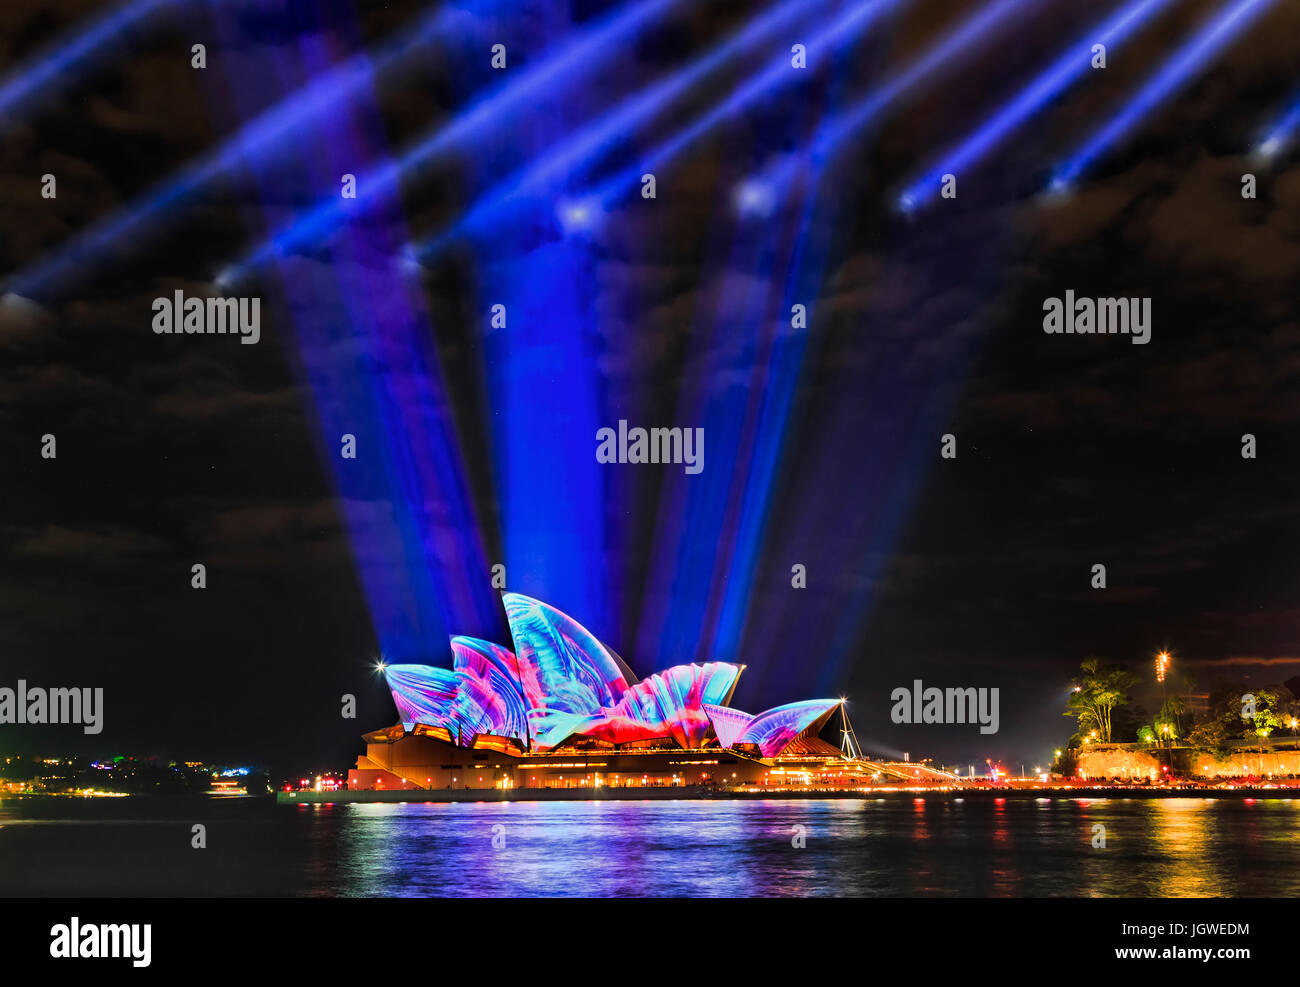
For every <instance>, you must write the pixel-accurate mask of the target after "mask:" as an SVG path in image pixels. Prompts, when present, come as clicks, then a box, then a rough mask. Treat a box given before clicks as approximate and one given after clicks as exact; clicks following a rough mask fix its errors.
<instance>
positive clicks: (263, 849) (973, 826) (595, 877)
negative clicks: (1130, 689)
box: [0, 796, 1300, 897]
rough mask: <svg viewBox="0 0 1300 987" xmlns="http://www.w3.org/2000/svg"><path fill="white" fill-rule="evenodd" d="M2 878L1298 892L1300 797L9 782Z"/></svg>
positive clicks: (75, 884)
mask: <svg viewBox="0 0 1300 987" xmlns="http://www.w3.org/2000/svg"><path fill="white" fill-rule="evenodd" d="M196 824H197V825H201V826H203V827H204V829H203V836H204V840H205V842H206V847H204V848H202V849H196V848H194V847H193V846H192V844H193V842H194V841H195V838H196V837H195V830H194V826H195V825H196ZM1098 827H1103V828H1102V829H1099V828H1098ZM1103 840H1104V846H1103V845H1101V844H1102V842H1103ZM0 895H57V896H72V897H81V896H119V895H125V896H139V895H165V896H169V895H184V896H244V895H253V896H262V895H268V896H384V897H400V896H454V897H479V896H521V895H543V896H549V895H557V896H633V895H689V896H762V897H776V896H815V897H846V896H945V897H947V896H970V897H1003V896H1008V897H1090V896H1106V897H1111V896H1138V897H1148V896H1153V897H1166V896H1171V897H1208V896H1225V897H1232V896H1247V897H1295V896H1297V895H1300V799H1288V798H1278V799H1264V798H1261V799H1246V800H1242V799H1220V798H1164V799H1123V798H1117V799H1103V800H1098V799H1089V800H1084V799H1077V798H1067V797H1053V798H1042V799H1008V800H1005V801H998V800H993V799H956V798H951V797H948V798H939V797H933V796H932V797H929V798H917V799H898V798H895V799H881V800H876V799H832V800H815V799H808V800H802V799H782V800H745V801H731V800H702V801H686V800H683V801H654V802H639V801H635V802H627V801H618V802H503V803H462V804H428V803H418V802H408V803H399V804H354V805H340V804H335V805H292V806H276V805H274V804H272V803H271V802H270V801H268V800H260V799H259V800H253V799H187V798H180V799H176V798H173V799H167V798H158V799H148V798H123V799H70V798H50V799H8V800H4V801H0Z"/></svg>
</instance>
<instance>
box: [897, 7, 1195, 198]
mask: <svg viewBox="0 0 1300 987" xmlns="http://www.w3.org/2000/svg"><path fill="white" fill-rule="evenodd" d="M1175 2H1177V0H1134V2H1131V3H1128V4H1126V5H1125V6H1124V7H1123V9H1122V10H1120V11H1119V13H1117V14H1115V15H1114V16H1113V17H1111V18H1110V19H1109V20H1108V21H1106V22H1105V23H1102V24H1097V25H1095V26H1094V27H1093V28H1092V29H1091V30H1090V31H1089V32H1088V34H1087V35H1085V36H1084V37H1083V38H1082V39H1081V40H1080V41H1078V42H1077V43H1076V44H1075V45H1073V46H1072V47H1070V48H1069V49H1067V50H1066V51H1065V52H1064V53H1063V54H1062V55H1061V56H1060V58H1058V59H1057V60H1056V61H1055V62H1054V63H1053V64H1052V65H1051V66H1049V67H1048V68H1047V69H1046V70H1045V71H1044V72H1043V73H1042V74H1041V75H1039V76H1038V77H1037V78H1035V79H1034V80H1033V81H1032V82H1030V83H1029V85H1027V86H1025V87H1024V88H1023V89H1021V90H1020V92H1019V93H1017V94H1016V96H1015V98H1013V99H1012V100H1010V101H1009V102H1007V103H1006V104H1004V105H1003V106H1002V107H1001V108H1000V109H998V110H997V111H996V112H995V113H994V114H993V115H992V116H990V117H988V118H987V119H986V120H984V121H983V122H982V123H981V124H980V125H979V126H978V127H976V128H975V130H973V131H972V132H971V133H970V135H969V136H968V137H967V138H966V139H965V140H964V141H962V142H961V143H960V144H959V145H957V146H956V147H955V148H953V149H952V150H950V151H948V152H947V153H946V154H945V155H944V156H943V157H942V158H941V159H940V160H939V161H938V163H936V164H935V165H933V166H932V167H931V168H930V169H929V170H928V171H926V172H925V173H924V174H923V175H921V176H920V177H919V178H917V179H916V180H914V181H913V182H911V183H910V184H909V185H908V186H907V188H906V189H905V190H904V191H903V193H902V194H901V195H900V196H899V198H898V204H899V206H900V207H901V208H903V209H905V210H912V209H916V208H918V207H919V206H921V205H923V204H924V203H925V201H926V200H927V199H929V198H931V197H932V196H934V195H935V194H936V193H937V192H938V190H939V183H940V182H941V181H942V179H943V176H944V175H948V174H952V175H956V174H958V173H959V172H960V171H962V169H964V168H967V167H969V166H971V165H974V164H975V163H976V162H978V161H979V160H980V159H981V158H983V157H984V155H986V154H988V153H989V152H990V151H992V150H993V149H994V148H995V147H997V146H998V145H999V144H1000V143H1001V142H1002V140H1003V139H1005V138H1006V137H1007V136H1008V135H1009V134H1010V133H1011V132H1012V131H1013V130H1015V129H1016V128H1017V127H1019V126H1020V125H1021V124H1022V123H1024V122H1025V121H1026V120H1028V119H1029V118H1030V117H1032V116H1033V115H1034V114H1035V113H1037V112H1039V111H1040V110H1042V109H1043V108H1045V107H1046V106H1047V105H1048V104H1050V103H1051V102H1052V101H1053V100H1055V99H1056V98H1057V97H1059V96H1060V95H1061V93H1063V92H1065V90H1066V89H1068V88H1069V87H1070V86H1071V85H1073V84H1074V83H1075V82H1077V81H1078V80H1079V79H1081V78H1082V77H1083V76H1084V75H1086V74H1087V73H1089V72H1092V71H1094V69H1093V68H1092V46H1093V45H1096V44H1102V45H1105V46H1106V50H1107V52H1108V53H1109V52H1110V51H1111V50H1112V49H1113V48H1115V47H1116V46H1118V45H1120V44H1121V43H1123V42H1124V41H1126V40H1127V39H1128V38H1129V37H1130V36H1131V35H1132V34H1133V33H1135V32H1136V31H1137V30H1139V29H1140V28H1141V27H1142V26H1143V25H1145V24H1146V23H1148V22H1149V21H1150V20H1151V19H1152V18H1153V17H1155V16H1156V15H1158V14H1160V13H1161V12H1162V11H1164V10H1165V8H1167V7H1169V6H1170V5H1171V4H1173V3H1175Z"/></svg>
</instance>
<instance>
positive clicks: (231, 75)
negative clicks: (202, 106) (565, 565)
mask: <svg viewBox="0 0 1300 987" xmlns="http://www.w3.org/2000/svg"><path fill="white" fill-rule="evenodd" d="M348 10H349V8H348V5H342V6H337V7H336V6H334V5H323V7H322V9H320V10H317V11H314V12H313V13H314V15H315V16H316V17H317V18H319V24H318V23H313V24H312V29H311V30H308V31H305V32H300V35H299V37H298V38H297V39H296V44H286V45H284V46H277V47H275V48H270V47H260V48H259V49H258V50H257V51H255V52H254V54H253V56H252V57H251V58H250V59H249V60H247V61H245V62H243V63H241V67H240V71H237V72H236V71H230V70H227V71H226V72H225V73H224V78H225V81H226V82H227V84H228V86H229V89H230V101H231V102H232V103H233V104H234V107H235V110H236V112H242V113H247V112H248V111H249V109H250V108H251V107H252V106H254V105H255V104H256V103H257V102H258V101H259V100H261V99H262V98H263V94H264V93H265V92H266V91H268V89H271V90H272V91H276V92H285V93H288V92H293V91H295V89H297V87H299V86H302V85H303V84H304V83H305V82H307V81H308V80H311V79H316V78H319V77H320V76H321V75H322V73H324V72H326V71H327V70H328V69H329V67H330V66H331V65H332V64H334V58H333V55H332V52H331V51H330V50H329V48H328V46H327V45H324V44H321V43H320V39H321V38H328V39H331V40H332V39H335V38H340V39H341V40H340V41H339V42H338V43H339V44H340V46H342V45H344V44H347V45H354V43H355V41H356V38H355V37H354V36H353V35H354V33H355V32H356V30H357V26H356V23H355V20H354V19H353V18H352V17H351V16H349V13H348ZM317 27H321V28H323V30H316V28H317ZM453 40H454V41H455V42H456V43H457V44H458V45H460V44H463V45H465V47H466V48H472V47H477V46H478V45H479V44H480V42H479V41H478V39H477V38H475V37H474V36H472V35H465V34H460V33H458V34H457V35H456V37H455V38H454V39H453ZM379 121H380V112H379V107H378V106H377V104H376V100H375V96H374V93H373V91H372V89H371V88H370V87H368V86H363V87H362V88H361V89H359V90H358V92H357V93H356V94H355V98H353V99H349V100H347V101H341V102H340V103H338V104H337V105H336V106H335V107H334V112H333V113H331V114H330V115H329V116H324V115H316V116H314V117H312V118H311V119H309V120H306V121H305V125H304V126H303V127H302V132H301V134H300V135H299V141H300V144H301V146H300V148H299V149H298V151H299V153H297V154H295V155H294V156H293V157H292V158H290V159H288V160H287V161H286V160H277V159H276V158H275V157H273V156H263V157H258V158H253V159H250V160H249V161H248V162H247V166H248V169H249V172H250V174H251V177H252V178H253V180H254V181H255V182H256V183H257V185H258V187H259V188H260V190H261V192H262V194H261V195H258V196H255V197H253V201H252V203H251V204H250V207H249V208H250V209H256V208H258V207H263V208H264V207H265V203H267V202H273V201H274V199H275V197H274V192H275V190H276V188H277V187H278V186H280V185H282V184H283V183H284V181H285V180H286V178H287V177H294V178H297V177H300V176H299V173H301V177H307V178H312V179H317V180H327V179H328V177H329V176H333V175H338V174H341V173H342V171H344V170H346V166H347V165H348V164H349V162H351V161H355V160H357V159H358V158H359V157H366V158H374V159H379V158H382V157H383V156H384V155H386V154H387V153H388V148H387V144H386V140H385V136H384V130H383V127H382V126H381V125H380V122H379ZM400 216H401V214H400V211H397V210H392V209H387V208H386V209H384V210H382V211H380V212H378V213H376V214H374V215H372V216H368V217H367V218H366V221H364V222H358V223H354V224H350V225H349V226H348V228H347V231H346V234H345V235H344V236H341V237H339V238H337V240H336V241H335V243H334V244H332V249H331V251H330V254H329V256H328V257H327V259H326V260H325V261H324V262H320V261H314V260H300V259H294V261H286V262H283V263H277V264H276V265H274V266H273V268H272V270H271V272H270V273H271V275H272V277H271V278H269V279H268V280H269V281H271V282H272V283H273V284H275V283H276V282H278V285H277V287H279V289H280V292H278V294H280V296H281V297H282V298H283V300H284V302H285V303H286V304H285V308H286V315H287V316H288V318H287V319H285V320H284V321H285V323H286V324H285V325H284V331H285V333H286V338H285V343H286V352H287V353H288V354H289V355H290V356H291V358H292V360H293V366H294V369H295V371H296V372H297V373H298V375H299V380H300V381H301V383H302V391H303V393H304V394H306V395H310V397H309V398H308V410H309V412H310V413H312V414H313V419H312V420H313V424H314V425H315V426H316V427H315V429H314V430H313V431H314V432H315V436H316V439H317V443H318V448H319V450H320V452H321V460H322V465H323V467H324V468H325V469H326V470H327V471H328V474H329V475H330V477H331V479H332V480H333V483H334V489H335V492H336V495H337V506H338V510H339V513H340V515H341V517H342V518H343V519H344V520H345V522H346V530H347V533H348V536H349V537H348V541H349V544H350V547H351V549H352V552H353V556H354V559H355V562H356V568H357V573H358V575H359V577H360V581H361V585H362V587H363V589H364V591H365V595H366V600H367V604H368V607H369V610H370V613H371V619H372V621H373V625H374V630H375V634H376V637H377V639H378V642H379V645H380V648H381V653H382V654H384V655H385V656H387V657H388V658H390V659H394V660H398V661H413V660H418V661H429V660H439V659H445V656H446V654H447V635H448V633H449V628H451V627H460V628H465V629H468V630H473V631H475V632H478V633H495V632H496V631H497V629H498V627H499V624H500V613H499V611H500V604H499V601H498V600H497V598H496V594H495V593H494V592H493V591H492V590H491V587H490V586H489V585H488V578H487V572H488V570H487V562H486V559H485V555H484V549H483V542H482V529H481V527H480V525H479V522H478V518H477V516H476V513H475V510H474V502H473V498H472V496H471V491H470V489H469V486H470V485H469V482H468V480H467V471H466V469H465V464H464V461H463V457H462V455H461V444H460V441H459V437H458V435H457V433H456V427H455V420H454V417H453V416H452V415H451V414H450V413H449V411H448V408H449V405H450V399H449V396H448V395H447V393H446V391H445V388H444V385H443V375H442V373H441V369H440V367H439V365H438V359H437V352H436V349H435V347H434V346H433V340H432V338H431V336H430V334H429V332H428V330H427V327H428V324H429V313H428V312H427V310H426V308H425V300H424V295H423V292H421V291H420V289H419V286H418V285H416V284H413V283H411V282H409V280H407V279H405V278H404V277H403V275H402V272H400V271H399V270H397V269H396V268H394V266H393V265H391V264H388V263H379V264H375V263H373V259H374V258H377V257H378V258H386V257H387V256H389V255H390V253H391V251H392V250H395V249H397V245H399V244H401V243H402V242H404V240H405V239H406V231H405V228H404V224H403V223H402V222H401V219H400ZM367 260H369V261H371V262H370V263H367ZM290 340H292V342H290ZM294 343H296V345H293V344H294ZM344 435H351V436H353V437H354V439H355V442H356V459H355V460H353V459H345V458H343V456H342V455H341V454H340V441H341V437H342V436H344ZM476 577H478V578H476Z"/></svg>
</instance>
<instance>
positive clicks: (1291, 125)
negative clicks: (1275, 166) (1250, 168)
mask: <svg viewBox="0 0 1300 987" xmlns="http://www.w3.org/2000/svg"><path fill="white" fill-rule="evenodd" d="M1297 129H1300V95H1297V96H1296V98H1295V102H1293V103H1292V104H1291V105H1290V106H1289V107H1288V108H1287V110H1286V111H1285V112H1284V113H1283V114H1282V117H1281V119H1279V120H1278V121H1277V123H1275V124H1273V126H1272V127H1270V128H1269V131H1268V133H1267V134H1266V135H1265V137H1264V139H1263V140H1262V141H1260V142H1259V146H1258V147H1257V148H1256V149H1255V151H1256V153H1257V154H1260V155H1262V156H1263V157H1266V158H1273V157H1276V156H1277V155H1279V154H1281V153H1282V152H1283V151H1285V150H1286V148H1287V147H1288V146H1289V145H1290V143H1291V141H1292V139H1293V138H1294V137H1295V132H1296V130H1297Z"/></svg>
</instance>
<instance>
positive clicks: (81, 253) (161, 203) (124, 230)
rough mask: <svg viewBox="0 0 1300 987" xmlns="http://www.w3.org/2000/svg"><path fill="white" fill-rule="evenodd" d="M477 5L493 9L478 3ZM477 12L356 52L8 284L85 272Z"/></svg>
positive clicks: (34, 292) (436, 17) (451, 12)
mask: <svg viewBox="0 0 1300 987" xmlns="http://www.w3.org/2000/svg"><path fill="white" fill-rule="evenodd" d="M478 6H481V7H490V6H491V4H487V3H480V4H478ZM478 16H479V15H478V13H477V12H476V13H474V14H471V13H469V12H468V11H464V10H457V9H455V8H442V9H439V10H438V11H436V12H435V13H433V14H430V15H428V16H426V17H424V18H422V19H421V20H420V21H419V22H417V23H416V24H415V25H414V27H404V28H402V29H400V30H399V32H398V33H397V35H396V36H395V37H394V38H393V39H391V40H389V41H388V42H386V43H384V44H383V45H381V46H380V47H379V48H378V49H377V50H376V51H374V52H368V53H361V54H359V55H356V56H354V57H352V58H350V59H348V60H347V61H346V62H344V63H343V64H341V65H338V66H336V67H334V68H333V69H330V70H326V71H324V72H323V73H322V74H321V76H320V77H319V79H318V80H317V81H316V82H313V83H311V84H309V85H307V86H306V87H304V88H303V89H300V90H298V91H297V92H295V93H294V94H293V95H291V96H288V97H286V98H285V99H284V100H282V101H281V102H279V103H278V104H276V105H275V106H272V107H270V108H269V109H267V110H265V111H263V112H262V113H261V114H260V115H258V116H256V117H255V118H253V119H252V120H250V121H249V122H248V123H247V124H245V125H244V126H243V127H241V128H240V129H239V131H238V132H237V133H235V134H234V135H233V136H232V137H230V138H228V139H227V140H225V141H223V142H222V143H221V144H220V145H218V146H217V147H216V148H215V149H214V150H212V151H209V152H208V153H207V154H204V155H203V156H201V157H200V158H198V159H197V160H196V161H194V162H193V163H191V164H188V165H186V166H185V168H183V169H182V170H181V171H180V172H179V173H178V174H177V175H175V176H174V177H172V178H170V179H167V180H166V181H164V182H162V183H160V184H159V185H158V186H155V187H154V188H153V189H152V190H151V191H150V192H149V193H147V196H146V197H145V198H144V199H143V200H142V201H137V202H135V203H132V204H131V205H129V206H127V207H125V208H123V209H121V210H118V211H117V212H115V213H113V214H111V215H109V216H107V217H105V218H104V219H102V220H100V221H99V222H97V223H95V224H94V225H92V226H91V227H90V228H89V229H87V230H86V231H84V232H82V233H80V234H78V235H77V236H76V237H74V238H73V239H72V241H71V242H70V243H68V244H66V245H65V246H63V247H61V248H59V249H58V250H57V251H55V252H54V253H53V254H52V255H51V256H50V257H49V258H47V259H45V260H42V261H40V262H38V263H37V264H35V265H34V266H32V267H29V268H28V269H26V270H23V271H20V272H19V273H17V274H15V275H14V276H13V277H12V278H11V279H10V281H9V283H8V285H7V288H8V290H9V291H12V292H13V293H15V294H18V295H22V296H24V297H36V296H41V295H46V294H48V293H49V292H50V291H52V290H53V289H55V288H57V287H58V286H59V285H60V284H62V283H63V282H64V280H65V279H68V278H71V277H75V276H82V275H84V274H85V273H86V272H87V271H88V270H90V269H91V268H92V265H93V264H94V262H95V260H96V259H97V258H98V257H99V256H100V255H101V254H103V253H105V252H107V251H109V250H110V248H113V247H114V246H115V245H119V244H121V243H122V242H124V241H126V240H127V238H134V237H141V236H142V235H143V234H145V233H147V232H148V231H149V230H150V229H151V228H153V227H154V226H155V225H156V224H158V223H159V222H160V221H162V220H164V219H166V218H167V217H168V216H169V215H171V214H172V213H173V212H174V211H175V210H176V208H177V207H178V206H180V205H182V204H183V203H185V202H186V201H188V200H189V199H191V198H192V197H194V196H195V195H196V194H197V193H198V192H199V191H201V190H202V189H203V188H205V187H206V186H208V185H209V184H211V183H212V182H214V181H216V180H218V179H220V178H222V177H224V176H226V175H229V174H231V173H232V172H234V171H235V170H237V169H240V168H243V167H245V166H246V165H247V164H248V163H249V162H250V161H258V160H260V159H262V158H263V157H264V156H266V155H268V154H272V153H274V152H275V151H276V150H277V149H286V148H287V149H290V150H291V149H292V148H293V144H292V141H293V140H294V138H295V137H297V136H299V135H300V134H301V133H302V131H303V130H304V128H307V127H310V126H313V125H314V124H316V123H318V122H320V121H321V120H322V119H324V118H326V117H327V115H330V114H334V113H337V112H339V109H340V104H342V103H345V102H346V101H348V100H351V99H354V98H356V96H357V94H358V93H360V92H363V91H364V90H365V89H367V88H368V87H369V86H371V85H372V84H374V83H375V82H376V80H377V79H378V78H379V77H381V76H383V75H385V74H387V73H389V72H390V71H392V70H394V69H395V68H396V67H397V66H399V65H401V64H403V63H405V62H407V61H408V60H409V59H410V58H411V57H412V56H413V55H417V54H419V53H420V52H421V51H422V50H423V49H424V48H425V47H427V46H428V45H430V44H432V43H434V42H435V41H438V40H440V39H447V38H451V37H454V36H457V35H461V34H464V33H465V32H466V30H467V29H468V28H469V26H470V25H471V24H472V23H473V22H474V20H475V19H476V18H477V17H478Z"/></svg>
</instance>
